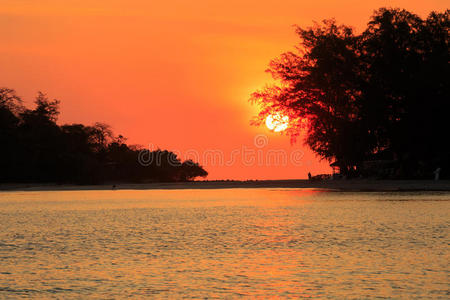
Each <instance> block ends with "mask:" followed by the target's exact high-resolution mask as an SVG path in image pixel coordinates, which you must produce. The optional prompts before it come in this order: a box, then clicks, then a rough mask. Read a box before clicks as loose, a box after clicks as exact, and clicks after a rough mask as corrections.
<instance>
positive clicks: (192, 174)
mask: <svg viewBox="0 0 450 300" xmlns="http://www.w3.org/2000/svg"><path fill="white" fill-rule="evenodd" d="M58 115H59V101H58V100H49V99H48V97H47V96H46V95H45V94H43V93H40V92H39V93H38V95H37V97H36V101H35V108H34V109H27V108H25V107H24V106H23V105H22V100H21V99H20V97H18V96H17V94H16V93H15V91H14V90H11V89H6V88H3V89H0V140H1V141H2V144H1V147H0V168H1V172H0V182H57V183H81V184H96V183H102V182H155V181H187V180H193V179H195V178H196V177H206V176H207V175H208V173H207V172H206V171H205V170H204V169H203V168H202V167H201V166H200V165H199V164H196V163H193V162H191V161H186V162H181V161H180V160H179V159H178V158H177V157H176V155H175V154H174V153H172V152H170V151H161V150H157V151H154V152H152V154H151V155H152V156H155V157H156V156H158V157H159V160H156V159H155V160H153V161H152V162H151V163H150V164H149V165H145V166H144V165H142V164H140V163H139V159H138V158H139V154H140V152H141V151H144V150H143V149H141V148H140V147H138V146H129V145H127V144H126V143H125V141H126V138H124V137H123V136H121V135H119V136H118V137H116V136H115V135H114V133H113V132H112V130H111V128H110V126H108V125H107V124H103V123H95V124H94V125H93V126H85V125H83V124H66V125H62V126H59V125H58V124H57V123H56V122H57V117H58Z"/></svg>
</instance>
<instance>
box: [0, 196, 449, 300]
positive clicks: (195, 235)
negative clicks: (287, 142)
mask: <svg viewBox="0 0 450 300" xmlns="http://www.w3.org/2000/svg"><path fill="white" fill-rule="evenodd" d="M449 223H450V194H448V193H431V192H430V193H338V192H326V191H317V190H305V189H302V190H300V189H298V190H295V189H227V190H164V191H163V190H145V191H134V190H116V191H57V192H0V228H1V231H0V298H21V297H30V298H81V299H84V298H91V297H92V298H125V297H134V298H152V297H154V298H157V297H159V298H183V297H186V298H237V297H240V296H243V297H250V298H253V297H261V298H265V297H282V298H284V297H311V298H338V299H343V298H376V297H380V298H408V299H410V298H427V299H429V298H441V299H448V298H449V297H450V291H449V290H450V288H449V278H450V276H449V275H450V274H449V269H450V268H449V261H450V257H449V245H450V240H449Z"/></svg>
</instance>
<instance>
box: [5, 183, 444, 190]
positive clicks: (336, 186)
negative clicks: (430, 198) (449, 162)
mask: <svg viewBox="0 0 450 300" xmlns="http://www.w3.org/2000/svg"><path fill="white" fill-rule="evenodd" d="M113 185H115V187H114V189H118V190H119V189H120V190H173V189H240V188H244V189H248V188H310V189H329V190H335V191H351V192H357V191H361V192H371V191H374V192H375V191H378V192H383V191H386V192H389V191H450V181H449V180H441V181H432V180H335V181H333V180H327V181H308V180H255V181H193V182H177V183H145V184H144V183H143V184H133V183H123V184H120V183H115V184H112V183H111V184H101V185H70V184H63V185H57V184H1V185H0V191H53V190H55V191H61V190H111V189H113Z"/></svg>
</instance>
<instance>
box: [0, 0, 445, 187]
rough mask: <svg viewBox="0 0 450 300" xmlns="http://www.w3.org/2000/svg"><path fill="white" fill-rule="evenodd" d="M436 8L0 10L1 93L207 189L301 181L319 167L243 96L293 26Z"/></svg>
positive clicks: (195, 0)
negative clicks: (163, 161) (191, 161)
mask: <svg viewBox="0 0 450 300" xmlns="http://www.w3.org/2000/svg"><path fill="white" fill-rule="evenodd" d="M446 4H448V2H447V1H426V2H425V1H411V0H410V1H331V0H327V1H320V0H317V1H300V0H269V1H264V0H258V1H257V0H240V1H239V0H227V1H215V0H190V1H187V0H183V1H180V0H172V1H150V0H96V1H90V0H85V1H82V0H64V1H61V0H1V5H0V36H1V39H2V42H1V44H0V66H1V72H0V86H4V87H9V88H14V89H16V90H17V92H18V94H19V95H21V96H22V97H24V99H25V100H27V103H29V102H31V101H32V99H33V97H34V95H35V94H36V92H37V91H38V90H41V91H44V92H46V93H48V94H49V96H51V97H55V98H58V99H60V100H61V101H62V105H61V117H60V123H76V122H78V123H85V124H92V123H93V122H95V121H101V122H105V123H108V124H110V125H111V126H112V127H113V129H114V131H115V132H116V133H117V134H119V133H120V134H123V135H125V136H126V137H128V138H129V139H128V142H129V143H131V144H141V145H144V146H146V147H149V145H153V147H160V148H165V149H169V150H174V151H177V152H179V153H180V155H181V157H182V158H184V157H186V156H187V157H192V158H197V160H199V162H200V163H201V164H203V165H205V168H206V169H207V170H208V171H209V173H210V176H209V179H228V178H230V179H288V178H305V177H306V174H307V173H308V171H310V172H311V173H313V174H317V173H323V172H329V168H328V167H327V166H328V164H327V163H326V162H322V163H320V162H318V160H317V158H316V157H315V156H314V154H313V153H311V152H310V151H309V150H308V149H306V148H305V147H304V146H303V145H302V143H301V142H298V143H297V144H295V145H291V144H290V142H289V138H288V137H286V136H280V135H279V134H275V133H272V132H269V131H268V130H267V129H266V128H256V127H253V126H250V125H249V121H250V119H251V118H252V116H254V115H255V114H256V113H257V111H258V110H257V107H254V106H251V105H250V104H249V103H248V98H249V95H250V93H251V92H252V91H254V90H255V89H257V88H260V87H263V86H264V84H266V83H267V82H270V77H269V75H268V74H266V73H265V72H264V70H265V69H266V68H267V64H268V63H269V61H270V60H271V59H272V58H274V57H276V56H278V55H279V54H280V53H282V52H284V51H288V50H291V49H293V46H294V45H295V44H296V42H297V39H296V36H295V34H294V31H293V28H292V26H291V25H293V24H298V25H301V26H308V25H311V24H312V21H314V20H315V21H320V20H322V19H325V18H330V17H334V18H336V19H337V20H338V21H339V22H342V23H345V24H348V25H352V26H354V27H355V28H356V29H359V30H360V29H362V28H363V27H364V26H365V24H366V23H367V21H368V19H369V16H370V15H371V14H372V12H373V10H374V9H376V8H379V7H382V6H391V7H402V8H406V9H408V10H410V11H413V12H415V13H418V14H419V15H421V16H422V17H425V16H426V15H427V14H428V13H429V12H430V11H431V10H440V11H442V10H444V9H446V8H447V5H446ZM259 135H264V136H265V137H264V136H259ZM255 137H256V139H257V140H258V142H260V143H261V142H262V144H259V147H257V146H255V144H254V141H255ZM266 137H267V138H266Z"/></svg>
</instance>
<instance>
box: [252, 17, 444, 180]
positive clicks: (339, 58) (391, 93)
mask: <svg viewBox="0 0 450 300" xmlns="http://www.w3.org/2000/svg"><path fill="white" fill-rule="evenodd" d="M449 14H450V11H449V10H447V11H445V12H443V13H438V12H433V13H431V14H430V15H429V17H428V18H427V19H425V20H423V19H421V18H420V17H418V16H417V15H415V14H412V13H410V12H408V11H406V10H401V9H386V8H382V9H379V10H377V11H376V12H375V14H374V15H373V16H372V18H371V21H370V22H369V24H368V26H367V29H366V30H365V31H364V32H362V33H361V34H359V35H357V34H355V33H354V31H353V30H352V28H350V27H347V26H343V25H337V24H336V22H335V21H334V20H327V21H324V22H323V24H320V25H319V24H316V25H315V26H314V27H311V28H307V29H302V28H297V33H298V35H299V37H300V39H301V43H300V46H299V47H298V52H296V53H293V52H288V53H284V54H282V55H281V57H280V58H278V59H275V60H273V61H272V62H271V64H270V68H269V70H268V71H269V72H270V73H271V74H272V75H273V77H274V78H275V79H277V80H278V81H279V82H280V83H279V84H278V85H275V86H271V87H267V88H266V89H264V90H262V91H259V92H256V93H254V94H253V95H252V101H253V102H255V103H257V104H259V105H261V107H262V110H261V112H260V115H259V117H258V119H257V122H256V123H257V124H258V123H261V121H263V120H264V119H265V118H266V116H267V115H268V114H271V113H274V112H278V113H281V114H285V115H288V116H289V117H290V119H291V120H292V124H293V126H292V127H291V128H290V129H289V130H288V134H290V135H291V137H292V138H293V139H295V137H297V136H298V135H299V133H300V132H306V135H305V144H306V145H308V146H309V147H311V149H312V150H313V151H315V153H317V154H318V155H319V156H320V157H321V158H323V159H326V160H328V161H330V162H332V161H335V164H334V165H335V166H337V167H339V169H340V171H341V172H342V173H343V174H345V175H348V176H359V175H368V174H365V170H364V165H365V163H366V162H369V161H379V162H380V161H381V160H383V161H385V162H386V164H388V163H389V166H390V167H389V168H390V172H387V173H386V172H385V176H390V177H394V178H412V177H414V178H421V177H424V178H430V176H431V174H432V172H433V170H435V169H436V168H437V167H441V168H442V170H443V172H444V175H445V170H447V173H446V176H447V177H449V176H450V139H449V138H448V135H447V134H448V132H449V130H450V122H448V107H449V105H448V103H449V101H450V94H449V80H450V69H449V61H450V53H449V27H450V21H449ZM366 165H367V164H366ZM378 165H380V164H378ZM381 165H382V164H381Z"/></svg>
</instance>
